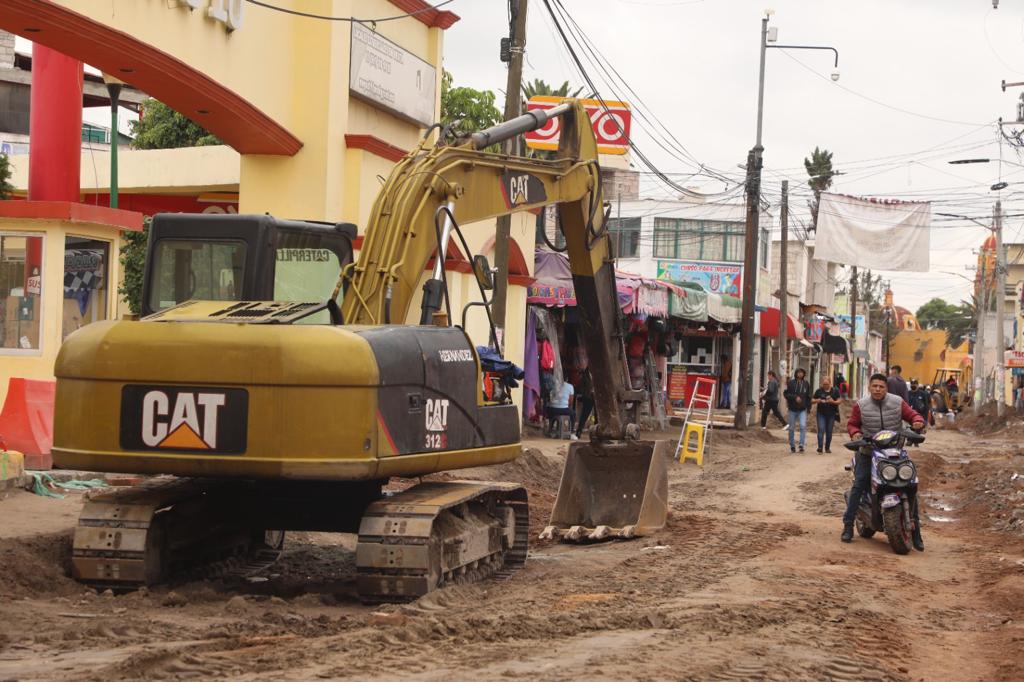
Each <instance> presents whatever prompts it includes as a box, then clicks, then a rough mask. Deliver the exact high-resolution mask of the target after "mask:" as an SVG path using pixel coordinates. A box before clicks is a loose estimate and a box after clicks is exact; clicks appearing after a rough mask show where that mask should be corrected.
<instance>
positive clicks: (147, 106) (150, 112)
mask: <svg viewBox="0 0 1024 682" xmlns="http://www.w3.org/2000/svg"><path fill="white" fill-rule="evenodd" d="M132 135H133V136H134V138H135V139H134V140H133V141H132V147H133V148H135V149H176V148H178V147H205V146H207V145H213V144H223V143H222V142H221V141H220V140H219V139H218V138H217V137H216V136H214V135H212V134H210V133H209V132H208V131H207V130H206V129H205V128H203V127H202V126H200V125H198V124H196V123H195V122H194V121H192V120H191V119H189V118H188V117H186V116H182V115H181V114H179V113H178V112H177V111H175V110H174V109H171V108H170V107H169V106H167V105H166V104H164V103H163V102H160V101H157V100H155V99H148V100H146V101H145V102H144V103H143V105H142V117H141V118H139V120H138V121H132Z"/></svg>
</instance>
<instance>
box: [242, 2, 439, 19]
mask: <svg viewBox="0 0 1024 682" xmlns="http://www.w3.org/2000/svg"><path fill="white" fill-rule="evenodd" d="M245 1H246V2H248V3H249V4H252V5H256V6H258V7H263V8H265V9H269V10H273V11H275V12H282V13H284V14H291V15H294V16H297V17H305V18H307V19H320V20H321V21H349V22H352V23H356V24H379V23H382V22H385V21H395V20H397V19H407V18H409V17H414V16H416V15H417V14H423V13H424V12H430V11H432V10H436V9H439V8H441V7H444V6H445V5H449V4H451V3H453V2H455V0H444V1H443V2H439V3H437V4H436V5H431V6H430V7H424V8H423V9H418V10H416V11H414V12H409V13H407V14H399V15H396V16H393V17H380V18H379V19H359V18H357V17H332V16H327V15H324V14H310V13H309V12H300V11H299V10H294V9H288V8H287V7H279V6H278V5H272V4H270V3H269V2H263V0H245Z"/></svg>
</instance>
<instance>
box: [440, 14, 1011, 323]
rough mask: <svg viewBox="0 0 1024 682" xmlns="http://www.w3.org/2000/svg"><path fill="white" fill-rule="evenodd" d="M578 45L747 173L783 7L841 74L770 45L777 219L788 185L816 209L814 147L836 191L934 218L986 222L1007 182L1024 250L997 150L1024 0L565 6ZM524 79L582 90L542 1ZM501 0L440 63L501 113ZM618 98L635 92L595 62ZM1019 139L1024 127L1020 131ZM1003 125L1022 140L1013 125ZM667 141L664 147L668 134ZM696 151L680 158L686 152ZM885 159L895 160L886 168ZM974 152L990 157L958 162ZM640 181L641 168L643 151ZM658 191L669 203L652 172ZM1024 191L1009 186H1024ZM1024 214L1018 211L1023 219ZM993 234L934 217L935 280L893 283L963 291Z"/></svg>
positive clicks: (712, 162)
mask: <svg viewBox="0 0 1024 682" xmlns="http://www.w3.org/2000/svg"><path fill="white" fill-rule="evenodd" d="M562 3H563V5H564V6H565V8H566V9H567V10H568V11H569V13H570V14H571V15H572V18H573V19H575V21H576V22H577V23H578V25H579V27H580V29H582V32H583V34H585V36H586V37H587V39H588V40H589V41H590V42H591V43H592V45H593V46H595V47H596V49H597V50H598V51H599V52H600V53H601V54H603V55H604V57H605V58H606V59H607V60H608V62H610V63H611V64H612V65H613V66H614V68H615V70H617V71H618V73H619V74H620V75H621V76H622V78H623V79H624V80H625V81H626V82H627V83H628V84H629V86H630V87H631V88H632V89H633V90H634V91H635V93H636V95H637V96H639V99H641V100H642V101H643V103H644V104H645V105H646V107H640V108H641V109H642V110H643V111H644V112H645V113H646V114H647V117H648V119H649V120H650V121H653V120H659V121H660V122H661V123H663V124H664V125H665V126H666V127H667V129H668V130H669V132H670V133H671V134H672V136H674V138H675V139H676V140H677V141H678V142H679V143H680V144H681V145H682V146H683V147H685V149H686V150H688V151H689V152H690V153H691V154H692V156H693V157H694V158H696V159H698V160H699V161H700V162H701V163H703V164H706V165H707V166H709V167H712V168H714V169H717V170H719V171H722V172H724V173H725V174H726V175H732V176H733V177H734V178H736V179H740V177H741V175H742V171H740V170H739V169H738V168H737V164H738V163H742V162H744V161H745V159H746V154H747V151H748V150H749V149H750V147H752V146H753V144H754V139H755V127H756V116H757V76H758V49H759V44H760V28H761V24H760V21H761V17H762V16H763V11H764V10H765V9H766V8H767V7H771V8H772V9H773V10H774V14H773V15H772V17H771V23H770V25H771V26H774V27H777V28H778V31H779V35H778V42H779V44H798V45H827V46H832V47H835V48H836V49H838V51H839V71H840V72H841V77H840V79H839V81H838V82H836V83H833V82H832V81H831V79H830V78H829V75H830V74H831V72H832V70H833V69H832V66H833V56H832V54H831V53H830V52H824V51H807V50H799V51H790V50H787V51H784V50H780V49H773V50H769V51H768V56H767V66H766V81H765V82H766V86H765V106H764V108H765V112H764V132H763V138H764V147H765V156H764V159H765V161H764V162H765V168H766V172H765V175H764V178H765V188H764V191H765V194H766V196H767V197H768V198H769V199H770V200H771V201H772V203H773V207H772V212H773V213H774V214H775V215H776V216H777V215H778V210H777V204H778V198H779V186H780V185H779V181H780V180H781V179H783V178H784V177H788V178H790V188H791V189H790V192H791V195H792V198H791V204H790V205H791V211H793V212H795V213H798V214H806V210H805V203H806V196H807V194H808V193H809V191H808V189H807V185H806V173H805V172H804V170H803V165H802V162H803V158H804V157H805V156H808V155H809V153H810V151H811V150H812V149H813V148H814V147H815V146H816V145H817V146H820V147H824V148H827V149H829V150H831V151H832V152H833V154H834V161H833V163H834V167H835V168H836V169H837V170H839V171H841V172H843V173H845V175H841V176H839V177H837V178H836V180H835V184H834V186H833V191H838V192H844V193H849V194H856V195H864V196H880V197H890V198H903V199H913V200H929V201H932V202H934V203H933V212H934V213H939V212H942V213H954V214H963V215H967V216H969V217H973V218H975V219H978V220H981V221H982V222H988V221H989V219H990V216H991V212H992V204H993V202H994V201H995V199H996V198H997V196H999V194H1000V193H999V192H994V191H991V190H990V189H989V188H990V186H991V185H992V184H993V183H995V182H997V181H998V180H999V179H1000V164H999V163H998V162H997V161H998V159H999V158H1000V151H1001V153H1002V156H1003V158H1004V160H1005V161H1006V163H1004V164H1002V166H1001V170H1002V178H1003V179H1004V180H1005V181H1007V182H1009V183H1011V184H1010V185H1009V187H1008V188H1007V189H1006V190H1003V191H1002V192H1001V195H1002V200H1003V209H1004V213H1005V214H1008V215H1010V216H1014V217H1009V218H1007V219H1006V220H1005V221H1004V226H1005V229H1004V234H1005V237H1004V239H1005V241H1007V242H1013V241H1024V233H1022V229H1024V219H1022V218H1024V191H1020V190H1021V189H1022V188H1021V186H1022V185H1024V166H1019V165H1011V162H1012V164H1021V163H1024V159H1022V156H1021V155H1019V154H1018V153H1017V151H1016V150H1015V149H1014V148H1013V147H1012V146H1011V145H1010V144H1004V145H1002V150H1000V144H999V142H998V140H999V137H998V134H997V127H996V125H995V121H996V119H998V118H999V117H1000V116H1002V117H1003V118H1004V119H1006V120H1015V119H1016V104H1017V101H1018V97H1019V96H1020V94H1021V93H1022V92H1024V88H1016V89H1013V88H1011V89H1008V90H1007V91H1006V92H1005V93H1004V92H1002V91H1001V90H1000V87H999V84H1000V81H1001V80H1003V79H1006V80H1007V81H1010V82H1013V81H1018V80H1020V81H1024V0H1001V2H1000V7H999V9H998V10H993V8H992V0H857V2H837V1H833V2H825V1H814V2H810V1H808V0H803V1H798V0H775V1H774V2H770V3H769V2H766V0H759V1H757V2H753V1H749V0H562ZM529 4H530V9H529V20H528V27H527V47H526V51H527V62H526V66H525V69H524V79H526V80H529V79H532V78H543V79H544V80H546V81H548V82H549V83H555V84H558V83H561V82H562V81H564V80H569V81H570V82H572V83H573V84H574V85H584V82H583V80H582V79H581V77H580V76H579V75H578V72H577V71H576V69H575V68H574V67H573V66H572V65H571V62H570V59H569V57H568V55H567V52H566V50H565V49H564V47H562V45H561V42H560V40H559V39H558V37H557V34H556V33H555V30H554V28H553V24H552V22H551V19H550V17H549V16H548V14H547V10H546V8H545V5H544V2H543V0H530V3H529ZM506 7H507V3H506V1H505V0H456V1H455V2H452V3H451V4H449V5H447V6H446V7H445V9H450V10H452V11H453V12H455V13H456V14H458V15H459V16H460V17H461V20H460V21H459V22H458V23H456V24H455V25H454V26H453V27H452V28H450V29H449V30H448V31H447V32H446V42H445V68H447V69H448V70H449V71H451V72H452V74H453V76H454V81H455V84H456V85H467V86H472V87H475V88H480V89H489V90H494V91H495V92H496V93H497V94H498V100H499V108H500V107H501V101H502V100H503V99H504V96H503V94H502V92H501V91H502V90H503V89H504V86H505V79H506V73H507V71H506V69H505V66H504V64H502V63H501V62H500V61H499V59H498V45H499V40H500V38H501V37H502V36H503V35H506V34H507V31H508V23H507V17H506ZM585 66H586V67H587V70H588V72H590V74H591V77H592V78H593V79H594V80H595V82H596V84H597V85H598V87H599V89H600V92H601V95H602V96H604V97H606V98H608V99H617V98H618V99H624V100H627V101H630V102H631V103H632V104H634V107H636V106H637V105H638V102H636V98H635V97H633V96H630V95H628V94H627V93H626V92H624V91H623V87H622V86H621V85H620V84H611V83H609V82H608V80H607V79H606V78H605V76H604V75H603V74H602V73H601V72H599V71H598V70H597V69H596V68H595V67H593V66H591V65H589V64H585ZM637 122H638V121H637V116H636V114H635V115H634V128H633V137H634V139H635V140H636V141H637V143H638V145H639V147H640V149H641V151H643V152H644V153H645V154H646V155H647V156H648V157H650V158H651V159H652V161H653V162H654V163H655V165H656V166H657V167H658V168H659V170H662V171H664V172H669V173H680V174H684V175H680V176H679V178H678V179H679V180H680V181H682V184H684V185H687V186H697V187H701V188H702V189H703V190H704V191H708V192H719V191H721V190H723V189H725V188H726V187H727V185H726V183H724V182H722V181H719V180H714V179H712V178H709V177H707V176H691V175H689V174H692V173H693V172H694V170H695V164H694V163H693V162H692V161H689V160H687V159H685V157H683V154H681V153H676V154H669V153H668V152H667V151H665V150H663V149H661V148H659V146H658V145H657V144H656V142H655V141H654V139H652V135H651V133H650V131H651V130H652V129H654V125H653V124H645V123H643V122H642V121H641V122H639V123H640V124H641V126H642V127H641V128H638V127H637V126H636V124H637ZM1020 129H1021V128H1020V127H1018V128H1017V130H1020ZM1007 130H1013V129H1012V128H1007ZM662 143H663V144H665V145H666V146H669V145H668V144H667V143H665V142H664V140H662ZM679 157H683V158H679ZM883 157H887V158H883ZM962 158H991V159H993V160H994V161H993V162H992V163H988V164H977V165H949V164H948V163H947V162H948V161H950V160H953V159H962ZM633 165H634V167H635V168H636V169H637V170H642V171H646V170H647V169H646V168H644V167H643V166H642V165H641V164H640V163H639V160H638V159H636V158H634V159H633ZM644 179H645V182H644V184H643V189H644V191H645V193H646V194H648V195H650V196H670V195H671V194H672V193H671V191H670V190H669V189H667V188H666V187H665V186H664V185H662V184H660V183H658V182H657V181H656V180H655V179H654V178H652V177H650V176H645V178H644ZM1015 182H1016V183H1020V184H1018V185H1014V184H1013V183H1015ZM1018 214H1019V215H1020V216H1021V217H1016V216H1017V215H1018ZM985 234H986V233H985V230H984V229H983V228H981V227H978V226H976V225H974V224H973V223H971V222H969V221H964V220H950V219H947V218H942V217H941V216H935V219H934V221H933V228H932V230H931V264H932V265H931V267H932V271H931V272H930V273H900V272H884V273H883V274H884V275H885V276H887V277H889V278H891V280H892V286H893V290H894V291H895V295H896V303H897V305H903V306H906V307H908V308H911V309H913V310H916V309H917V307H918V306H920V305H921V304H922V303H924V302H925V301H927V300H928V299H930V298H932V297H933V296H937V297H940V298H943V299H945V300H948V301H950V302H954V303H955V302H958V301H959V300H960V299H961V298H964V297H967V296H968V295H969V291H970V288H971V284H970V283H969V282H968V281H967V280H966V279H963V278H962V277H959V276H957V275H954V274H945V273H958V274H959V275H964V276H967V277H972V276H973V273H971V272H969V271H967V270H965V266H967V265H971V264H973V263H974V262H975V258H976V257H975V256H973V255H972V253H971V250H972V249H976V248H977V247H978V246H979V245H980V244H981V242H982V241H983V239H984V237H985Z"/></svg>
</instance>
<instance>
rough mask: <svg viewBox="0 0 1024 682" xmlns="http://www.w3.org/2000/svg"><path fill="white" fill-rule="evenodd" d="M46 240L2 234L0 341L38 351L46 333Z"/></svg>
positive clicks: (8, 346)
mask: <svg viewBox="0 0 1024 682" xmlns="http://www.w3.org/2000/svg"><path fill="white" fill-rule="evenodd" d="M42 268H43V238H42V237H30V236H25V235H20V236H19V235H14V234H0V303H2V306H0V340H2V341H3V344H2V345H0V348H2V349H4V350H26V351H27V350H38V349H39V347H40V346H39V338H40V335H41V332H42V315H41V312H42V310H41V308H42V300H43V299H42V293H43V291H42V284H43V278H42Z"/></svg>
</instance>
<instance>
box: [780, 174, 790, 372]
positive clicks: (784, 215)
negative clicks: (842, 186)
mask: <svg viewBox="0 0 1024 682" xmlns="http://www.w3.org/2000/svg"><path fill="white" fill-rule="evenodd" d="M779 222H780V223H781V225H782V250H781V251H780V252H779V381H783V380H785V378H786V377H787V376H789V373H788V371H787V370H788V367H787V365H788V364H789V363H788V360H789V358H788V357H787V356H788V354H787V353H786V331H787V327H788V326H789V311H788V307H789V281H788V278H787V277H788V276H787V271H786V266H787V265H788V260H789V253H788V252H789V180H783V181H782V206H781V207H780V208H779Z"/></svg>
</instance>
